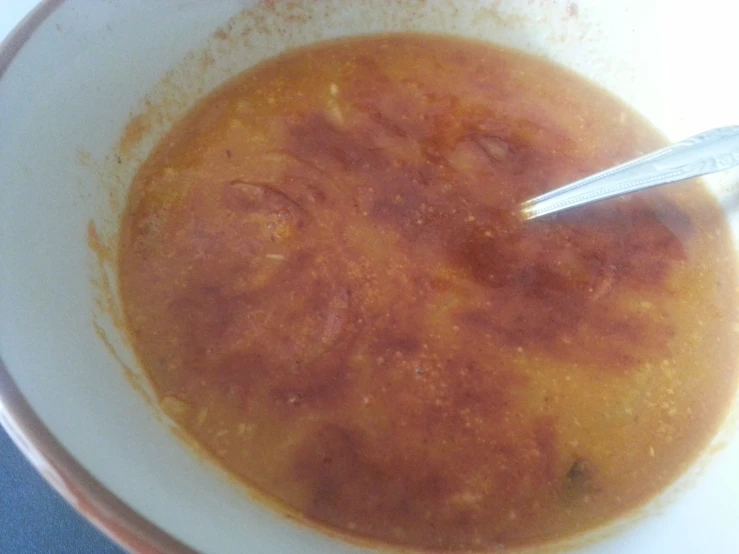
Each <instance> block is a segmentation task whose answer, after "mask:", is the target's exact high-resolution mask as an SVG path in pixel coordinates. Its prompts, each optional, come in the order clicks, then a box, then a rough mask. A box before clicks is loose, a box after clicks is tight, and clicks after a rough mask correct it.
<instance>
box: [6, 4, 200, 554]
mask: <svg viewBox="0 0 739 554" xmlns="http://www.w3.org/2000/svg"><path fill="white" fill-rule="evenodd" d="M65 1H66V0H41V1H40V2H39V4H37V5H36V7H34V9H33V10H32V11H31V12H30V13H29V14H27V15H26V16H25V17H24V19H23V20H21V22H20V23H19V24H18V25H17V26H16V27H15V28H14V29H13V30H12V31H11V32H10V34H8V36H7V37H6V38H5V39H4V40H3V41H2V42H0V82H1V81H2V78H3V77H4V76H5V73H6V71H7V69H8V68H9V67H10V65H11V64H12V63H13V61H14V60H15V58H16V56H17V55H18V53H19V52H20V51H21V49H22V48H23V46H24V45H25V44H26V43H27V42H28V41H29V39H30V38H31V37H32V36H33V34H34V32H35V31H36V30H37V29H38V28H39V27H40V26H41V24H42V23H44V21H46V20H47V19H48V18H49V17H50V16H51V15H52V13H53V12H54V11H55V10H56V9H57V8H59V7H60V6H61V5H62V4H64V3H65ZM0 426H1V427H3V428H4V429H5V431H6V432H7V433H8V435H9V436H10V439H11V440H12V441H13V442H14V443H15V445H16V446H17V447H18V449H19V450H20V451H21V453H22V454H23V455H24V456H25V458H26V459H27V460H28V461H29V462H30V463H31V465H32V466H33V467H34V468H35V469H36V471H38V472H39V473H40V474H41V476H42V477H43V478H44V480H45V481H46V482H47V483H48V484H49V485H51V487H52V488H53V489H55V490H56V492H57V493H59V494H60V495H61V496H62V498H64V499H65V500H66V501H67V503H68V504H69V505H71V506H72V507H73V508H74V509H75V510H76V511H77V512H79V513H80V514H81V515H82V516H83V517H84V518H85V519H86V520H87V521H89V522H90V523H92V524H93V525H94V526H95V527H97V528H98V529H99V530H100V531H102V532H103V534H105V535H107V536H108V537H109V538H111V539H112V540H113V541H114V542H116V543H118V545H120V546H122V547H123V548H124V549H126V550H128V551H130V552H136V553H139V554H149V553H152V554H153V553H161V554H197V553H196V551H195V550H193V549H191V548H190V547H188V546H186V545H185V544H183V543H181V542H180V541H179V540H177V539H176V538H174V537H173V536H171V535H170V534H168V533H167V532H166V531H164V530H163V529H161V528H159V527H158V526H157V525H156V524H155V523H154V522H152V521H150V520H149V519H147V518H145V517H144V516H142V515H141V514H139V513H138V512H136V511H135V510H134V509H133V508H132V507H131V506H129V505H128V504H126V503H125V502H124V501H123V500H121V499H120V498H119V497H118V496H116V495H115V494H114V493H113V492H111V491H110V490H109V489H107V488H106V487H105V486H104V485H103V484H102V483H101V482H100V481H98V480H97V479H96V478H95V477H93V475H92V474H91V473H90V472H89V471H88V470H87V469H86V468H85V467H84V466H83V465H82V463H80V461H78V460H77V459H76V458H74V457H73V456H72V455H71V454H70V452H69V451H67V449H66V448H65V447H64V446H63V445H62V444H61V443H60V442H59V441H58V440H57V439H56V437H54V435H52V433H51V431H50V430H49V428H48V427H47V426H46V425H45V424H44V423H43V421H41V418H40V417H39V416H38V414H36V412H34V410H33V408H32V407H31V405H30V404H29V403H28V401H27V400H26V398H25V397H24V396H23V393H22V392H21V390H20V389H19V388H18V386H17V384H16V383H15V382H14V380H13V378H12V377H11V375H10V372H9V371H8V368H7V367H6V365H5V363H4V362H3V360H2V354H1V353H0Z"/></svg>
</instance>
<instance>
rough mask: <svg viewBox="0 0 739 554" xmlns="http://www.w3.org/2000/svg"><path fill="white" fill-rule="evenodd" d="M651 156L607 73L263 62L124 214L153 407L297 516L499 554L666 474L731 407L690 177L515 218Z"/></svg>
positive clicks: (713, 213)
mask: <svg viewBox="0 0 739 554" xmlns="http://www.w3.org/2000/svg"><path fill="white" fill-rule="evenodd" d="M662 144H663V140H662V139H661V138H660V136H659V135H658V134H657V133H656V132H655V131H654V130H653V129H652V128H651V127H650V126H649V125H648V124H646V123H645V122H644V121H643V120H642V119H640V117H639V116H638V115H636V114H635V113H634V112H633V111H631V110H630V109H629V108H627V107H626V106H624V105H623V104H622V103H621V102H619V101H617V100H616V99H614V98H613V97H611V96H610V95H609V94H607V93H605V92H604V91H603V90H601V89H599V88H598V87H596V86H595V85H593V84H591V83H589V82H587V81H585V80H583V79H582V78H580V77H577V76H575V75H574V74H572V73H570V72H568V71H565V70H564V69H562V68H559V67H557V66H554V65H552V64H551V63H548V62H545V61H543V60H541V59H537V58H533V57H529V56H527V55H523V54H521V53H517V52H514V51H510V50H505V49H500V48H497V47H494V46H491V45H487V44H483V43H478V42H472V41H466V40H462V39H458V38H449V37H441V36H424V35H382V36H374V37H365V38H359V39H351V40H341V41H336V42H330V43H324V44H320V45H317V46H313V47H310V48H306V49H301V50H297V51H294V52H290V53H287V54H284V55H282V56H280V57H279V58H277V59H274V60H271V61H268V62H266V63H263V64H261V65H259V66H258V67H256V68H254V69H252V70H250V71H247V72H246V73H244V74H242V75H240V76H238V77H236V78H235V79H233V80H232V81H230V82H228V83H227V84H226V85H224V86H223V87H221V88H220V89H218V90H217V91H215V92H214V93H213V94H211V95H210V96H209V97H207V98H206V99H204V100H203V101H202V102H201V103H199V104H198V105H197V106H196V107H195V108H194V109H193V110H192V112H191V113H190V114H189V115H188V116H187V117H186V118H185V120H183V121H182V122H181V123H180V124H179V125H178V126H177V127H176V128H175V129H174V130H172V131H171V132H170V133H169V134H168V135H167V136H166V137H165V138H164V139H163V140H162V142H161V144H159V146H158V147H157V148H156V149H155V151H154V152H153V154H152V155H151V157H150V158H149V159H148V161H147V162H146V163H145V164H144V165H143V167H142V168H141V170H140V172H139V173H138V175H137V177H136V179H135V181H134V183H133V187H132V191H131V194H130V198H129V204H128V209H127V212H126V215H125V217H124V220H123V225H122V239H121V244H120V282H121V294H122V298H123V302H124V307H125V311H126V315H127V318H128V325H129V331H130V335H131V337H132V341H133V344H134V347H135V349H136V352H137V354H138V356H139V358H140V361H141V364H142V365H143V367H144V368H145V369H146V370H147V372H148V373H149V375H150V377H151V380H152V382H153V384H154V387H155V389H156V391H157V393H158V395H159V398H160V400H161V406H162V408H163V409H164V411H165V412H167V413H168V414H169V415H170V416H171V417H172V418H173V420H175V421H176V422H177V424H179V426H181V428H182V429H183V430H184V432H185V433H187V434H188V435H189V436H191V437H192V438H193V439H194V440H195V441H196V442H197V443H198V444H199V445H200V446H202V447H203V448H204V449H205V450H207V451H208V452H209V453H211V454H212V456H213V458H214V459H215V460H217V461H218V463H219V464H221V465H222V466H223V467H224V468H225V469H227V470H228V471H229V472H231V473H232V474H233V475H235V476H237V477H239V478H240V479H242V480H243V481H244V482H245V483H247V484H248V485H249V486H250V487H253V488H254V489H257V490H258V491H261V492H262V493H264V495H266V497H268V498H272V499H273V500H274V503H275V506H277V507H279V509H280V510H283V511H286V512H288V513H291V514H293V515H296V516H300V517H302V518H303V519H304V520H307V521H310V522H312V523H314V524H316V525H318V526H319V527H323V528H325V529H332V530H334V531H338V532H340V533H343V534H345V535H346V536H349V537H354V538H358V539H363V540H368V541H370V542H371V543H375V544H386V545H395V546H408V547H414V548H418V549H421V550H433V551H434V552H437V551H454V550H480V551H495V550H496V549H499V548H501V547H516V546H524V545H532V544H541V543H544V542H547V541H551V540H553V539H557V538H562V537H567V536H571V535H573V534H575V533H578V532H581V531H583V530H587V529H590V528H593V527H594V526H597V525H599V524H602V523H604V522H607V521H609V520H612V519H613V518H615V517H617V516H619V515H622V514H624V513H625V512H627V511H628V510H629V509H632V508H634V507H636V506H638V505H639V504H641V503H643V502H645V501H646V500H647V499H649V498H651V497H653V496H654V495H655V494H656V493H657V492H659V491H660V490H661V489H663V488H664V487H665V486H666V485H667V484H669V483H670V482H672V481H673V480H674V479H675V478H676V476H677V475H679V474H680V472H681V471H683V470H684V469H685V468H686V466H687V464H689V463H690V462H691V461H693V460H694V459H695V458H696V456H697V454H698V453H699V452H700V450H701V449H702V448H703V447H704V446H705V445H706V444H707V442H708V441H709V440H710V438H711V435H712V433H713V432H714V431H715V430H716V429H717V426H718V424H719V423H720V421H721V417H722V416H723V415H724V414H725V412H726V409H727V406H728V405H729V402H730V401H731V399H732V398H733V395H734V391H735V386H734V385H735V380H736V363H735V362H736V358H737V346H736V344H737V342H738V341H737V334H736V333H737V327H736V325H735V321H736V318H735V313H734V306H736V304H737V298H736V287H737V282H736V276H735V275H734V272H733V271H734V260H735V254H734V251H733V249H732V245H731V240H730V235H729V231H728V228H727V225H726V222H725V220H724V218H723V216H722V213H721V211H720V209H719V207H718V206H717V204H716V203H715V201H714V200H713V199H712V197H711V196H710V195H709V194H708V192H707V191H706V190H704V188H703V187H702V186H701V185H700V184H699V183H695V182H692V183H686V184H684V185H677V186H672V187H669V188H664V189H653V190H651V191H649V192H644V193H639V194H635V195H632V196H629V197H624V198H620V199H613V200H609V201H605V202H602V203H600V204H596V205H593V206H589V207H585V208H580V209H576V210H572V211H571V212H569V213H564V214H561V215H560V216H557V217H549V218H542V219H541V220H535V221H531V222H527V223H521V222H520V221H519V219H518V218H517V217H516V212H517V206H518V205H519V203H520V202H521V201H523V200H525V199H527V198H530V197H532V196H535V195H537V194H540V193H542V192H545V191H547V190H550V189H552V188H554V187H556V186H560V185H563V184H565V183H567V182H569V181H572V180H575V179H578V178H581V177H583V176H586V175H588V174H590V173H593V172H596V171H599V170H602V169H604V168H606V167H609V166H611V165H613V164H615V163H617V162H621V161H624V160H626V159H629V158H632V157H635V156H637V155H639V154H642V153H645V152H647V151H649V150H651V149H654V148H656V147H659V146H661V145H662Z"/></svg>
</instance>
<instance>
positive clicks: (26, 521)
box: [0, 0, 122, 554]
mask: <svg viewBox="0 0 739 554" xmlns="http://www.w3.org/2000/svg"><path fill="white" fill-rule="evenodd" d="M36 3H37V0H0V40H2V39H4V38H5V36H6V35H7V34H8V33H9V32H10V31H11V30H12V29H13V27H15V25H16V24H17V23H18V22H19V21H20V20H21V19H22V18H23V17H24V16H25V15H26V14H27V13H28V12H29V11H30V10H31V9H32V8H33V7H34V5H35V4H36ZM11 553H12V554H88V553H94V554H122V550H121V549H120V548H118V547H117V546H115V545H114V544H113V543H112V542H110V540H108V539H107V538H106V537H105V536H103V535H102V534H101V533H100V532H99V531H97V530H96V529H95V528H94V527H93V526H92V525H90V524H89V523H87V521H85V519H83V518H82V516H80V515H79V514H78V513H77V512H75V511H74V510H73V509H72V508H71V507H70V506H69V505H68V504H67V503H66V502H65V501H64V500H63V499H62V498H61V497H60V496H59V495H58V494H57V493H56V492H55V491H54V490H53V489H52V488H51V487H50V486H49V485H48V484H47V483H46V481H44V480H43V478H41V476H40V475H39V474H38V473H36V471H35V470H34V469H33V467H31V465H30V464H29V463H28V461H26V459H25V458H24V457H23V455H22V454H21V453H20V451H19V450H18V449H17V448H16V447H15V445H14V444H13V443H12V441H11V440H10V437H8V435H7V434H6V433H5V431H3V430H2V428H0V554H11Z"/></svg>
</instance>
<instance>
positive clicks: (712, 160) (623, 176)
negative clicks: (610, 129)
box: [521, 126, 739, 220]
mask: <svg viewBox="0 0 739 554" xmlns="http://www.w3.org/2000/svg"><path fill="white" fill-rule="evenodd" d="M735 166H739V126H732V127H719V128H718V129H712V130H710V131H706V132H705V133H701V134H699V135H695V136H693V137H690V138H689V139H685V140H683V141H681V142H678V143H675V144H673V145H671V146H668V147H666V148H662V149H661V150H657V151H656V152H652V153H651V154H647V155H646V156H642V157H641V158H637V159H636V160H633V161H630V162H627V163H624V164H621V165H618V166H616V167H612V168H611V169H607V170H605V171H601V172H600V173H596V174H595V175H591V176H590V177H586V178H585V179H581V180H579V181H575V182H574V183H572V184H570V185H566V186H564V187H560V188H558V189H555V190H553V191H551V192H548V193H546V194H542V195H541V196H537V197H536V198H532V199H531V200H528V201H526V202H524V203H523V204H522V205H521V212H522V214H523V217H524V219H527V220H528V219H534V218H537V217H541V216H543V215H547V214H552V213H555V212H560V211H562V210H567V209H569V208H574V207H575V206H582V205H583V204H590V203H591V202H597V201H598V200H604V199H606V198H611V197H613V196H620V195H622V194H627V193H629V192H635V191H637V190H643V189H646V188H649V187H654V186H657V185H664V184H666V183H673V182H675V181H682V180H683V179H689V178H691V177H699V176H700V175H707V174H709V173H716V172H718V171H723V170H725V169H730V168H732V167H735Z"/></svg>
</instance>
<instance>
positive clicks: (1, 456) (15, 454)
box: [0, 427, 123, 554]
mask: <svg viewBox="0 0 739 554" xmlns="http://www.w3.org/2000/svg"><path fill="white" fill-rule="evenodd" d="M122 553H123V551H122V550H121V549H120V548H118V547H117V546H115V545H114V544H113V543H111V542H110V540H108V539H107V537H105V536H103V535H102V534H101V533H100V532H98V531H97V530H96V529H95V528H94V527H92V525H90V524H89V523H87V521H85V520H84V519H83V518H82V516H80V515H79V514H78V513H77V512H75V511H74V510H73V509H72V508H71V507H70V506H69V505H68V504H67V503H66V502H65V501H64V500H63V499H62V497H61V496H59V495H58V494H57V493H56V492H55V491H54V490H53V489H52V488H51V487H50V486H49V485H47V484H46V481H44V480H43V478H42V477H41V476H40V475H39V474H38V473H36V470H34V469H33V467H32V466H31V465H30V464H29V463H28V461H26V459H25V458H24V457H23V455H22V454H21V453H20V451H19V450H18V449H17V448H16V447H15V445H14V444H13V442H12V441H11V440H10V437H8V435H7V434H5V431H4V430H3V429H2V428H1V427H0V554H122Z"/></svg>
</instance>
